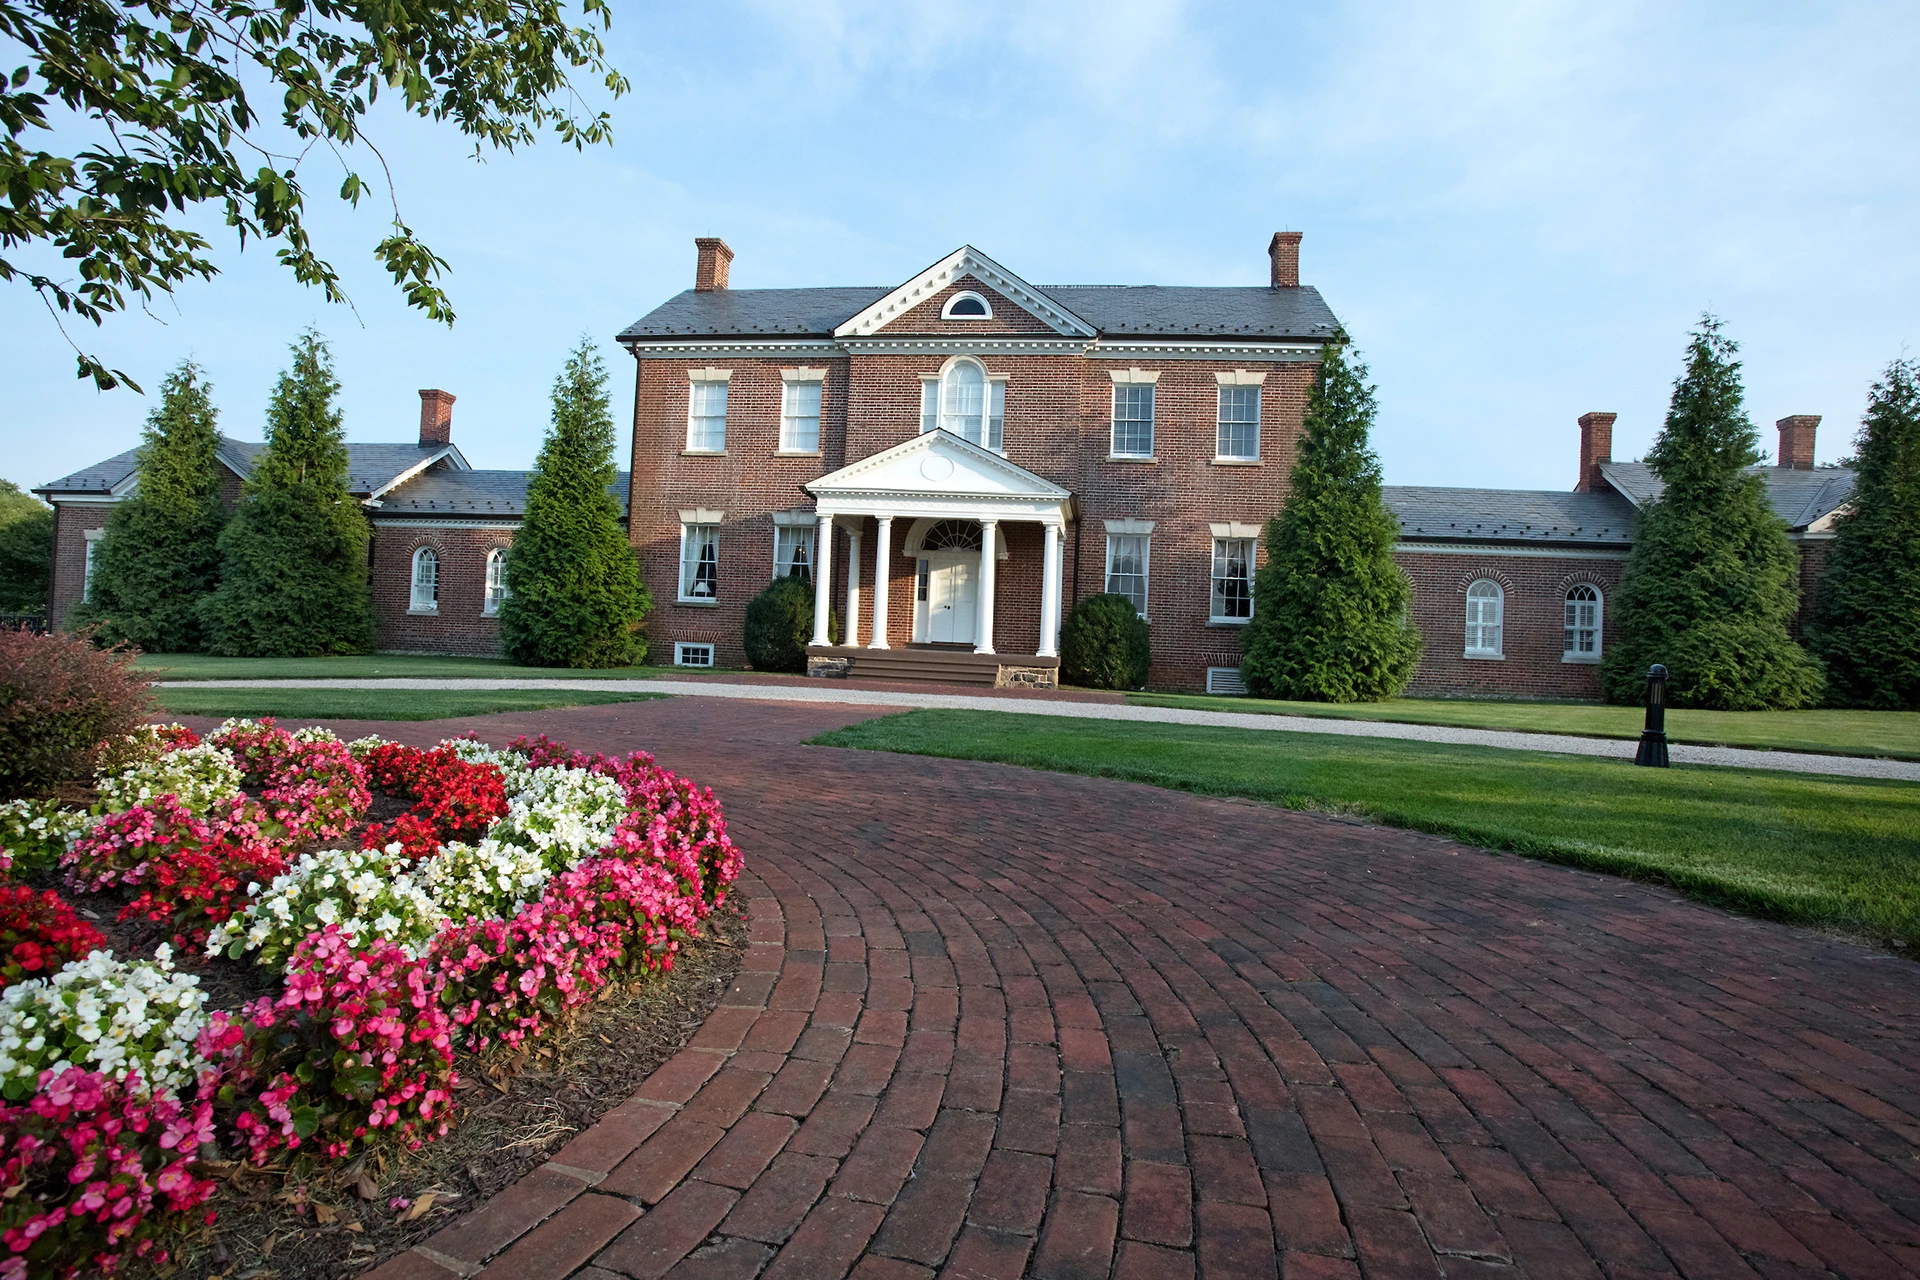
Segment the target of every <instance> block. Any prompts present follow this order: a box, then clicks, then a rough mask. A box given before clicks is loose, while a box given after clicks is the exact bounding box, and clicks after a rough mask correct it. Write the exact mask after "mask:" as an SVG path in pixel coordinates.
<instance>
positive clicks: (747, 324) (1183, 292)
mask: <svg viewBox="0 0 1920 1280" xmlns="http://www.w3.org/2000/svg"><path fill="white" fill-rule="evenodd" d="M1040 291H1041V292H1042V293H1044V294H1046V295H1047V296H1048V297H1050V298H1052V299H1053V300H1054V301H1055V302H1057V303H1059V304H1060V305H1061V306H1063V307H1065V308H1066V309H1067V310H1068V311H1071V312H1073V313H1074V314H1075V315H1077V316H1079V317H1080V318H1081V319H1083V320H1085V321H1086V322H1087V323H1088V324H1090V325H1092V326H1093V327H1094V328H1095V329H1097V330H1099V332H1100V333H1101V335H1102V336H1103V337H1135V336H1138V337H1148V336H1153V337H1188V338H1240V339H1306V340H1310V341H1321V340H1324V339H1326V338H1328V337H1330V336H1331V335H1332V333H1333V331H1334V329H1335V328H1336V327H1337V326H1338V324H1339V321H1338V320H1337V319H1336V318H1335V317H1334V314H1333V312H1332V310H1331V309H1330V308H1329V307H1328V306H1327V304H1326V302H1325V300H1324V299H1322V298H1321V296H1320V291H1319V290H1318V289H1314V288H1311V287H1307V286H1302V287H1300V288H1297V289H1268V288H1259V287H1251V288H1200V287H1192V288H1189V287H1186V286H1176V285H1154V284H1144V285H1049V286H1046V287H1044V288H1042V289H1041V290H1040ZM890 292H892V287H891V286H889V287H885V288H882V287H875V286H860V287H840V288H830V289H715V290H712V291H710V292H705V293H702V292H699V291H697V290H694V289H688V290H687V291H686V292H684V293H680V294H676V295H675V296H674V297H671V298H669V299H667V300H666V301H665V302H663V303H661V304H660V305H659V306H657V307H655V308H654V309H653V310H652V311H649V312H648V313H647V314H646V315H644V316H642V317H641V318H640V319H638V320H636V321H634V322H633V323H632V324H630V325H628V326H627V327H626V328H625V329H622V330H621V331H620V338H619V340H620V341H621V342H631V341H644V340H646V339H648V338H687V337H694V336H707V337H728V338H738V337H787V338H801V337H811V338H831V337H832V336H833V331H834V329H835V328H836V327H838V326H839V325H840V324H842V323H844V322H845V321H847V320H849V319H851V318H853V317H854V316H856V315H858V314H859V313H860V312H862V311H864V310H866V309H867V308H868V307H869V306H871V305H873V304H874V303H875V302H877V301H879V300H880V299H881V298H883V297H885V296H886V295H887V294H888V293H890Z"/></svg>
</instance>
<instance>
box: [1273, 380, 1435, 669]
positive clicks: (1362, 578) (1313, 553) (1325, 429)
mask: <svg viewBox="0 0 1920 1280" xmlns="http://www.w3.org/2000/svg"><path fill="white" fill-rule="evenodd" d="M1366 377H1367V368H1366V366H1365V365H1363V364H1361V363H1359V362H1358V361H1357V360H1356V361H1353V362H1352V363H1349V362H1348V359H1347V357H1346V355H1345V352H1344V349H1343V343H1341V342H1336V343H1329V344H1328V345H1327V346H1325V347H1324V348H1322V350H1321V358H1320V372H1319V374H1318V375H1317V376H1316V378H1315V379H1314V385H1313V394H1312V396H1311V397H1310V398H1309V399H1308V401H1307V419H1306V436H1305V438H1304V439H1303V440H1302V441H1301V445H1300V457H1299V459H1298V461H1296V462H1295V463H1294V466H1293V478H1292V481H1291V492H1290V493H1289V494H1288V495H1287V505H1286V507H1285V508H1284V509H1283V510H1282V511H1281V513H1280V514H1279V516H1277V517H1276V518H1274V519H1273V520H1270V521H1268V523H1267V563H1266V564H1265V565H1264V566H1262V568H1261V569H1260V571H1259V573H1258V574H1256V575H1255V577H1254V590H1253V620H1252V621H1251V622H1250V623H1248V624H1247V628H1246V630H1245V631H1243V632H1242V633H1241V641H1240V643H1241V652H1242V653H1243V654H1244V655H1245V656H1244V657H1243V658H1242V659H1241V662H1240V671H1241V675H1242V676H1243V677H1244V678H1245V680H1246V683H1247V690H1248V692H1250V693H1253V694H1255V695H1257V696H1259V697H1263V698H1297V699H1302V700H1308V701H1315V702H1374V701H1378V700H1379V699H1381V698H1390V697H1392V696H1393V695H1395V694H1397V693H1399V692H1400V691H1401V690H1402V689H1404V688H1406V686H1407V681H1408V680H1410V679H1412V678H1413V669H1414V667H1415V666H1416V665H1417V664H1418V663H1419V661H1420V633H1419V632H1418V631H1417V630H1415V629H1414V626H1413V622H1412V619H1411V618H1410V617H1409V611H1408V608H1407V605H1408V602H1409V601H1410V600H1411V599H1412V596H1413V587H1412V585H1411V584H1410V583H1409V582H1408V581H1407V575H1406V574H1405V573H1404V572H1402V571H1401V569H1400V566H1399V565H1397V564H1395V563H1394V562H1393V544H1394V542H1395V541H1396V540H1397V539H1398V537H1399V532H1400V529H1399V525H1398V524H1397V523H1396V522H1395V521H1394V518H1393V516H1392V514H1391V513H1390V512H1389V511H1388V510H1387V508H1386V505H1385V503H1383V502H1382V501H1381V498H1380V461H1379V459H1378V458H1376V457H1375V456H1374V454H1373V451H1372V450H1370V449H1369V448H1368V447H1367V436H1368V433H1369V432H1370V431H1371V430H1372V429H1373V419H1374V416H1375V414H1376V413H1377V411H1378V410H1377V407H1376V405H1375V403H1374V398H1373V388H1372V387H1371V386H1369V385H1368V384H1367V381H1366Z"/></svg>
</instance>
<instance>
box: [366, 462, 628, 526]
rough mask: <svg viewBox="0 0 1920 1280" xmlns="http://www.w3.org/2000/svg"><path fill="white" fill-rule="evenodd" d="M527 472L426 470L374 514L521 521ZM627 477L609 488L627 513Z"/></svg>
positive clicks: (392, 493)
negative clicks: (493, 517)
mask: <svg viewBox="0 0 1920 1280" xmlns="http://www.w3.org/2000/svg"><path fill="white" fill-rule="evenodd" d="M531 474H532V473H531V472H528V471H445V470H441V469H439V468H437V467H436V468H434V469H433V470H431V471H424V472H422V473H421V474H419V475H417V476H415V477H414V478H413V479H411V480H409V481H407V482H406V483H405V484H403V485H400V486H399V487H397V488H395V489H391V490H389V491H388V492H386V493H383V494H381V495H380V505H379V506H378V507H375V508H374V514H375V515H376V516H378V517H380V518H382V519H384V518H386V517H388V516H422V517H427V516H468V517H486V516H501V517H507V518H512V519H519V518H520V517H521V516H522V515H524V514H525V513H526V509H527V478H528V477H529V476H530V475H531ZM627 483H628V474H627V473H626V472H625V471H621V472H618V473H616V474H615V476H614V478H613V484H612V485H611V486H610V487H609V488H608V489H607V492H608V493H610V494H612V495H613V497H614V500H615V501H616V502H618V503H619V504H620V514H621V515H622V516H625V515H626V514H627Z"/></svg>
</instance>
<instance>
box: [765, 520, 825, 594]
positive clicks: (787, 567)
mask: <svg viewBox="0 0 1920 1280" xmlns="http://www.w3.org/2000/svg"><path fill="white" fill-rule="evenodd" d="M816 528H817V526H815V525H813V524H812V523H808V524H777V525H775V526H774V527H773V576H774V577H775V578H799V579H801V580H803V581H806V582H811V581H813V540H814V534H815V530H816Z"/></svg>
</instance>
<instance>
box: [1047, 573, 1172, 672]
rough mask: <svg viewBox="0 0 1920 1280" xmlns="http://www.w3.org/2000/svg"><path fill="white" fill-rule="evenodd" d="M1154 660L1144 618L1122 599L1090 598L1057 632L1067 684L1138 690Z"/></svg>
mask: <svg viewBox="0 0 1920 1280" xmlns="http://www.w3.org/2000/svg"><path fill="white" fill-rule="evenodd" d="M1152 661H1153V648H1152V644H1151V642H1150V640H1149V639H1148V635H1147V620H1146V619H1145V618H1142V617H1141V616H1140V611H1139V610H1138V609H1135V608H1134V607H1133V601H1131V600H1129V599H1128V598H1127V597H1125V596H1121V595H1113V594H1106V595H1098V596H1088V597H1087V598H1086V599H1085V600H1082V601H1081V602H1080V603H1079V604H1077V605H1075V606H1074V609H1073V612H1072V613H1070V614H1068V615H1067V622H1066V625H1065V626H1064V627H1062V628H1061V629H1060V676H1061V679H1063V680H1065V681H1066V683H1068V684H1077V685H1079V686H1081V687H1082V688H1087V689H1138V688H1141V687H1142V686H1144V685H1145V684H1146V683H1147V667H1148V665H1149V664H1150V663H1151V662H1152Z"/></svg>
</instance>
